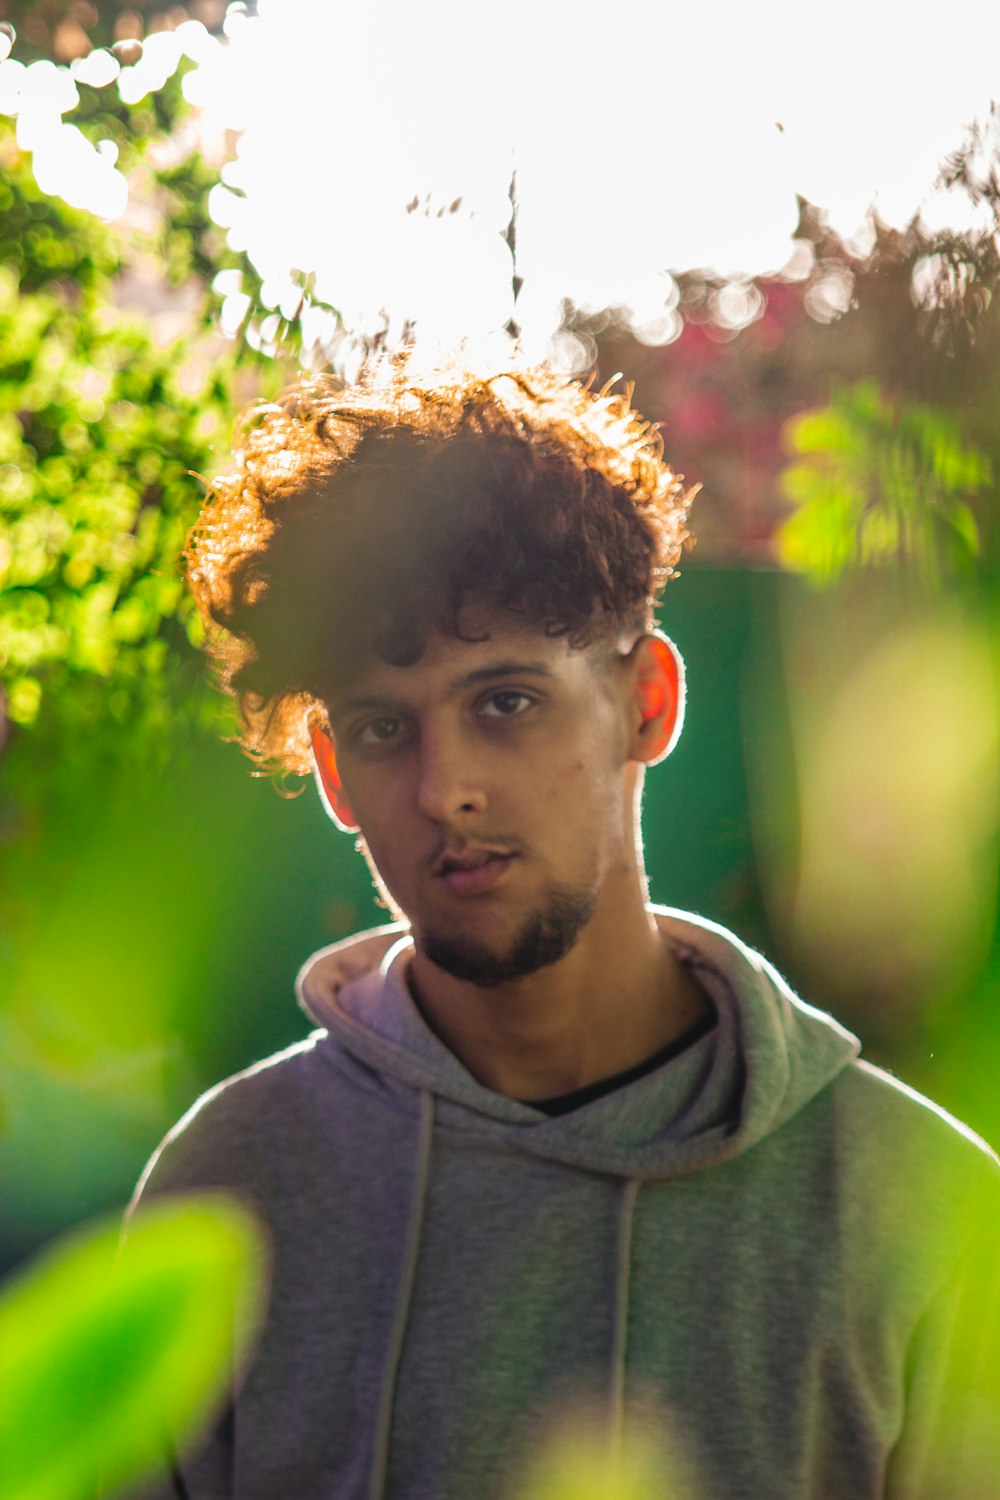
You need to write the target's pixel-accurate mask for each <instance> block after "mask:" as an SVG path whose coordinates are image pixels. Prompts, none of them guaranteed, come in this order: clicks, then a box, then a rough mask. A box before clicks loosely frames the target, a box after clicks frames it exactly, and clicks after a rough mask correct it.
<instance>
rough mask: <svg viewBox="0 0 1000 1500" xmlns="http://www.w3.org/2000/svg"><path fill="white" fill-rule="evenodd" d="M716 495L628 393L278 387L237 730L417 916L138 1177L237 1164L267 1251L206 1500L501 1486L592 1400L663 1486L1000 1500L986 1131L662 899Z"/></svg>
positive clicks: (206, 1179) (314, 987) (211, 612)
mask: <svg viewBox="0 0 1000 1500" xmlns="http://www.w3.org/2000/svg"><path fill="white" fill-rule="evenodd" d="M689 498H690V496H689V495H688V494H686V493H685V492H684V491H683V489H682V486H681V484H680V482H679V481H678V479H677V478H676V477H675V476H674V475H673V474H672V473H671V472H670V470H669V469H668V468H667V467H666V465H665V464H664V462H663V459H662V455H661V451H660V446H659V442H658V440H657V438H656V436H655V434H653V433H651V432H650V431H649V430H648V429H647V428H646V427H644V426H643V424H642V423H641V422H639V421H638V419H637V418H636V417H635V415H634V414H633V413H632V412H631V410H630V409H629V407H628V404H627V401H626V400H625V399H624V398H622V397H619V396H614V395H611V394H609V393H607V392H601V393H599V394H593V393H591V392H589V391H587V390H585V389H583V388H582V387H581V386H579V385H578V384H576V383H574V382H571V381H566V380H563V379H560V378H558V377H556V376H554V375H552V374H548V373H545V372H543V371H523V370H521V371H508V372H500V373H498V374H496V375H485V376H484V375H474V374H468V373H466V374H463V373H461V372H457V371H453V372H445V373H442V374H440V375H438V376H435V377H427V378H425V379H420V378H417V377H416V376H414V375H413V374H412V373H408V371H407V369H406V367H405V366H402V367H398V368H397V369H396V370H395V371H394V372H392V373H390V374H389V375H388V376H386V375H385V374H383V375H382V376H381V377H380V378H372V379H370V380H368V381H367V382H365V383H362V384H361V385H360V386H359V387H357V388H355V389H353V390H348V391H338V390H337V389H336V388H335V387H333V386H332V385H331V384H328V383H326V382H323V381H313V382H305V383H303V384H302V385H301V386H300V387H299V388H298V389H297V390H296V391H295V392H294V393H293V394H292V395H291V396H290V397H289V398H288V399H286V400H285V401H284V402H283V403H281V404H279V405H275V406H268V407H265V408H263V409H261V410H260V411H259V412H258V413H256V414H255V416H254V419H253V421H252V423H251V424H250V425H249V426H248V428H247V431H246V435H245V440H244V444H243V447H242V449H241V450H240V451H239V452H238V454H237V455H236V466H235V469H234V471H233V473H232V474H231V475H230V476H228V477H227V478H224V479H223V480H220V481H219V482H218V483H217V485H216V486H215V491H214V494H213V496H212V497H211V499H210V501H209V502H208V504H207V505H206V507H205V510H204V512H203V515H202V518H201V521H200V523H199V525H198V526H197V527H196V529H195V532H194V533H193V537H192V541H191V543H190V547H189V552H188V565H189V579H190V583H191V585H192V587H193V589H194V593H195V596H196V598H197V600H198V603H199V606H200V608H201V610H202V613H203V616H204V618H205V619H206V621H207V623H208V625H209V630H210V634H209V640H210V644H211V646H212V648H213V649H214V651H215V653H216V656H217V658H218V660H219V662H220V664H221V670H222V676H223V681H224V684H225V686H226V687H227V688H228V689H229V690H230V691H231V692H232V693H233V694H234V695H235V696H236V699H237V702H238V704H239V706H240V710H241V714H242V723H243V730H244V744H245V746H246V748H247V749H248V750H249V752H250V753H251V754H252V755H253V756H255V757H256V758H257V760H258V761H259V762H261V763H264V764H268V765H271V766H280V767H282V768H284V769H286V770H291V771H294V772H299V773H305V772H307V771H310V770H312V771H314V772H315V775H316V778H317V781H318V784H319V788H320V792H321V795H322V797H323V799H324V801H325V803H326V806H327V808H328V810H329V812H330V814H331V816H332V817H333V819H334V820H335V822H336V823H337V824H338V825H339V826H340V827H341V828H342V829H344V830H347V831H349V832H353V833H357V834H359V835H360V847H361V848H362V850H363V852H364V853H365V855H366V857H367V859H368V860H369V863H370V865H371V867H372V871H373V874H374V876H375V879H376V881H377V883H378V885H379V889H380V890H381V891H382V893H383V896H384V898H385V900H386V902H387V903H388V904H389V906H390V908H391V909H392V910H393V911H394V912H395V913H396V915H397V917H398V921H397V922H396V923H394V924H392V925H390V926H387V927H385V928H381V929H379V930H377V931H375V932H373V933H367V934H362V935H361V936H360V937H357V938H354V939H351V940H350V941H348V942H346V943H341V944H338V945H336V946H335V947H334V948H332V949H328V950H326V951H324V952H322V953H320V954H318V955H317V956H316V957H315V958H314V959H313V960H312V961H311V963H309V964H308V965H307V966H306V968H305V969H304V970H303V973H302V975H301V977H300V997H301V1002H302V1004H303V1006H304V1008H305V1010H306V1012H307V1013H308V1014H309V1015H310V1016H311V1017H312V1018H313V1020H314V1021H315V1022H316V1023H317V1024H318V1026H319V1028H320V1029H319V1030H317V1031H316V1032H314V1033H313V1034H312V1036H310V1037H309V1038H308V1040H306V1041H304V1042H302V1043H301V1044H299V1045H297V1046H294V1047H292V1048H290V1049H289V1050H288V1051H286V1052H284V1053H282V1054H280V1055H279V1056H278V1057H275V1058H271V1059H268V1060H267V1061H265V1062H263V1063H260V1064H258V1065H257V1066H256V1067H254V1068H251V1069H250V1070H248V1071H247V1072H246V1073H244V1074H241V1075H240V1076H238V1077H237V1078H234V1079H231V1080H229V1082H227V1083H225V1084H223V1085H221V1086H220V1087H218V1088H216V1089H213V1090H211V1091H210V1092H209V1093H208V1094H207V1095H205V1096H204V1098H202V1099H201V1100H199V1102H198V1103H197V1104H196V1105H195V1107H194V1108H193V1109H192V1111H191V1112H190V1113H189V1114H188V1116H187V1117H186V1118H185V1119H184V1120H182V1121H181V1123H180V1124H179V1125H178V1126H177V1127H176V1129H175V1130H174V1131H172V1132H171V1133H170V1135H169V1136H168V1137H167V1139H166V1141H165V1142H164V1144H163V1146H162V1147H161V1149H160V1151H159V1152H158V1153H157V1155H156V1156H155V1157H154V1159H153V1162H152V1163H151V1166H150V1168H149V1170H148V1171H147V1174H146V1176H145V1178H144V1179H143V1183H142V1184H141V1185H140V1190H139V1201H140V1204H141V1202H142V1201H144V1200H145V1199H146V1198H147V1197H148V1196H149V1195H151V1194H153V1193H163V1192H169V1191H175V1190H180V1189H187V1188H191V1187H203V1186H204V1187H222V1188H226V1189H229V1190H231V1191H234V1192H235V1193H237V1194H238V1195H240V1196H241V1197H242V1198H244V1199H245V1200H246V1201H248V1202H249V1203H250V1204H251V1205H252V1206H253V1207H254V1208H255V1209H256V1210H257V1212H258V1213H259V1214H260V1216H261V1217H262V1218H263V1220H264V1222H265V1224H266V1225H267V1227H268V1230H269V1233H270V1237H271V1240H272V1244H273V1252H274V1276H273V1285H272V1293H271V1303H270V1309H269V1314H268V1319H267V1323H266V1326H265V1329H264V1333H263V1336H262V1338H261V1341H260V1343H259V1347H258V1348H257V1351H256V1354H255V1356H254V1358H253V1361H252V1363H251V1365H250V1367H249V1369H248V1370H247V1372H246V1374H245V1376H244V1378H243V1379H242V1382H241V1383H240V1384H239V1386H238V1388H237V1389H235V1390H234V1394H233V1399H232V1401H231V1404H230V1407H229V1410H228V1411H227V1413H226V1416H225V1418H224V1420H223V1421H222V1423H221V1424H220V1425H219V1426H218V1428H217V1430H216V1431H215V1432H214V1433H213V1435H212V1437H211V1439H210V1440H209V1442H208V1444H207V1446H206V1447H205V1448H204V1449H203V1451H202V1452H201V1453H199V1454H197V1455H195V1456H194V1457H192V1458H191V1459H190V1460H185V1461H183V1462H182V1463H181V1471H180V1472H179V1473H178V1475H177V1476H176V1481H175V1488H174V1490H173V1493H179V1494H186V1495H188V1496H190V1497H191V1500H195V1497H202V1496H204V1497H213V1500H214V1497H222V1496H227V1497H237V1496H238V1497H239V1500H275V1497H280V1496H288V1497H295V1500H320V1497H324V1500H330V1497H338V1500H339V1497H353V1496H371V1497H382V1496H385V1497H392V1500H411V1497H412V1500H417V1497H434V1500H469V1497H473V1496H475V1497H477V1500H479V1497H491V1496H504V1495H513V1494H515V1493H516V1492H517V1486H518V1482H519V1476H520V1474H521V1472H522V1466H523V1463H524V1459H525V1454H526V1453H529V1452H530V1451H532V1449H533V1447H534V1445H535V1444H536V1443H537V1442H538V1441H539V1440H540V1438H541V1435H542V1434H543V1433H544V1431H545V1429H546V1425H547V1423H548V1422H549V1421H550V1420H551V1419H552V1418H553V1417H554V1416H555V1415H558V1413H559V1412H561V1411H567V1410H571V1409H574V1408H578V1407H579V1406H580V1404H585V1405H586V1406H587V1409H588V1410H590V1411H591V1412H594V1411H596V1412H597V1413H598V1418H597V1420H598V1423H599V1425H600V1426H601V1427H602V1428H603V1430H604V1431H606V1433H607V1437H608V1442H609V1444H610V1447H611V1449H612V1451H614V1450H615V1449H616V1448H620V1446H621V1444H622V1443H627V1442H628V1440H629V1434H630V1432H631V1431H632V1430H633V1429H634V1425H635V1424H636V1423H637V1422H638V1421H639V1419H640V1417H641V1418H642V1420H644V1421H645V1423H646V1424H647V1426H649V1425H651V1426H652V1428H653V1429H654V1430H655V1431H656V1433H657V1436H658V1438H659V1440H660V1442H661V1446H662V1452H663V1455H664V1458H663V1462H664V1466H665V1467H664V1473H663V1490H664V1493H665V1494H670V1495H678V1496H679V1495H681V1494H683V1495H685V1496H692V1497H694V1500H762V1497H764V1496H767V1497H768V1500H876V1497H879V1500H885V1497H891V1500H987V1497H988V1496H989V1497H994V1500H995V1496H996V1494H997V1493H998V1485H1000V1399H998V1389H997V1379H996V1370H995V1364H996V1355H997V1344H996V1334H997V1329H998V1325H1000V1314H998V1295H1000V1287H998V1278H997V1246H998V1243H1000V1239H998V1224H1000V1174H998V1167H997V1162H996V1160H995V1158H994V1157H993V1156H992V1154H991V1153H990V1152H989V1150H988V1148H986V1147H985V1146H984V1145H983V1143H982V1142H980V1141H978V1140H977V1139H976V1138H974V1137H972V1136H971V1135H970V1134H969V1133H968V1132H966V1131H965V1130H964V1129H963V1127H961V1126H960V1125H958V1124H957V1123H956V1122H955V1121H953V1120H951V1119H949V1118H948V1117H947V1116H945V1115H943V1114H942V1113H941V1112H940V1111H938V1110H937V1109H936V1108H935V1107H934V1106H933V1105H931V1104H929V1103H928V1102H927V1101H926V1100H923V1099H921V1098H919V1096H917V1095H915V1094H913V1093H912V1092H911V1091H909V1090H908V1089H906V1088H905V1087H904V1086H902V1085H900V1084H898V1083H896V1082H895V1081H894V1080H893V1079H891V1078H889V1077H888V1076H887V1075H885V1074H884V1073H881V1072H879V1071H878V1070H877V1069H874V1068H871V1067H869V1066H868V1065H867V1064H865V1063H863V1062H860V1061H859V1060H858V1058H857V1052H858V1046H857V1043H856V1041H855V1040H854V1038H852V1037H851V1036H850V1035H849V1034H848V1033H846V1032H845V1031H843V1030H842V1029H841V1028H840V1027H839V1026H838V1025H837V1024H836V1023H835V1022H833V1021H832V1020H831V1019H830V1018H829V1017H827V1016H825V1015H822V1014H820V1013H819V1012H817V1011H815V1010H813V1009H811V1008H810V1007H808V1006H807V1005H804V1004H803V1003H802V1002H801V1001H799V1000H798V999H797V998H796V997H795V996H794V995H793V994H792V993H791V992H790V991H789V989H788V987H787V986H786V985H785V984H784V982H783V981H782V980H781V978H780V977H779V976H778V975H777V974H776V973H775V972H774V971H773V970H772V969H771V968H770V967H769V966H768V965H767V963H766V962H765V961H764V960H763V959H761V958H760V957H759V956H758V955H757V954H755V953H752V952H750V951H749V950H748V949H746V948H745V947H744V946H743V945H742V944H741V943H740V942H739V941H738V940H737V939H736V938H734V937H732V936H731V935H730V934H728V933H726V932H724V931H723V930H722V929H720V928H719V927H717V926H715V925H713V924H712V923H710V922H706V921H703V920H701V919H698V918H695V917H691V916H686V915H684V914H681V913H677V912H673V911H668V910H660V909H654V908H651V907H650V906H649V905H648V903H647V891H646V884H645V879H644V874H643V866H642V852H641V842H640V833H639V824H638V814H639V799H640V794H641V789H642V780H643V775H644V772H645V769H646V767H647V766H650V765H653V764H655V763H656V762H657V761H659V760H661V759H662V758H663V757H664V756H665V755H666V754H667V753H668V752H669V750H670V748H671V746H672V745H673V743H674V740H675V738H676V736H677V733H678V731H679V729H680V725H681V719H682V716H683V698H684V690H683V675H682V668H681V663H680V660H679V658H678V655H677V653H676V651H675V650H674V648H673V646H672V645H671V644H670V642H669V641H667V640H666V639H665V637H664V636H662V635H661V634H660V633H659V632H658V631H656V630H655V629H653V623H652V605H653V601H654V598H655V595H656V593H657V591H658V588H659V586H660V584H661V583H662V582H663V580H664V579H665V578H666V577H667V576H668V575H669V573H670V572H671V570H672V567H673V564H674V563H675V561H676V559H677V556H678V554H679V549H680V546H681V544H682V542H683V540H684V537H685V530H684V527H685V515H686V509H687V504H688V501H689Z"/></svg>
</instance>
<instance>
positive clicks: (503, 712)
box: [480, 689, 534, 719]
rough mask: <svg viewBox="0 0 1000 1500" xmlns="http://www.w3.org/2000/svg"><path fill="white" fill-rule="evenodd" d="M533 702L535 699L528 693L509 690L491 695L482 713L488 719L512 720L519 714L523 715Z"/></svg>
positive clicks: (484, 704) (481, 710)
mask: <svg viewBox="0 0 1000 1500" xmlns="http://www.w3.org/2000/svg"><path fill="white" fill-rule="evenodd" d="M533 702H534V699H533V698H531V697H529V696H528V694H527V693H519V692H516V691H515V690H513V689H509V690H507V691H504V692H499V693H491V694H490V696H489V697H488V698H487V699H486V701H485V702H484V703H483V706H482V708H481V709H480V713H481V714H482V715H483V717H484V718H487V719H512V718H514V717H515V716H516V715H517V714H523V713H524V712H525V710H526V709H529V708H530V707H531V705H532V703H533Z"/></svg>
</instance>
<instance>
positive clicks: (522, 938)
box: [420, 885, 597, 990]
mask: <svg viewBox="0 0 1000 1500" xmlns="http://www.w3.org/2000/svg"><path fill="white" fill-rule="evenodd" d="M596 905H597V891H596V890H591V889H589V888H583V887H576V886H560V885H554V886H550V887H549V890H548V892H547V895H546V900H545V904H544V906H543V907H542V909H541V910H540V911H537V912H532V914H531V915H530V916H529V917H528V918H527V919H526V920H525V922H524V925H523V927H522V928H521V931H520V932H519V933H517V935H516V936H515V938H514V940H513V942H512V943H511V944H510V946H509V947H508V949H507V951H506V952H503V953H498V952H497V951H496V950H495V949H494V948H491V947H488V946H487V945H486V944H485V943H482V942H478V941H477V940H476V939H475V938H473V937H466V936H463V934H462V933H460V932H451V933H448V934H447V935H445V934H442V933H434V932H421V934H420V946H421V947H422V948H423V950H424V953H425V954H426V955H427V957H428V958H429V959H430V961H431V963H433V964H436V965H437V967H438V968H439V969H443V970H444V972H445V973H446V974H451V975H452V976H453V978H455V979H462V980H465V982H466V983H468V984H474V985H477V986H478V987H479V989H483V990H491V989H495V988H496V987H497V985H500V984H508V983H509V982H510V981H511V980H513V979H524V978H525V977H526V976H527V975H528V974H535V973H537V972H538V970H539V969H544V968H547V967H548V966H549V964H555V963H558V962H559V960H560V959H561V958H565V956H566V954H567V953H569V951H570V950H571V949H572V948H573V947H574V946H575V944H576V941H577V938H578V937H579V936H580V933H581V932H582V931H583V929H584V928H585V927H586V925H587V923H588V922H589V921H590V919H591V917H592V916H593V914H594V907H595V906H596Z"/></svg>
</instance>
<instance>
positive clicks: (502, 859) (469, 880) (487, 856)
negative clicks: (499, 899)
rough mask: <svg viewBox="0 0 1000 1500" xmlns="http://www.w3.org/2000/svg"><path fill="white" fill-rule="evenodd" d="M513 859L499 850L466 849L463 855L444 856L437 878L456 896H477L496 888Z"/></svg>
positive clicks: (436, 871)
mask: <svg viewBox="0 0 1000 1500" xmlns="http://www.w3.org/2000/svg"><path fill="white" fill-rule="evenodd" d="M513 859H514V855H513V854H503V853H501V852H500V851H499V850H496V849H465V850H463V851H462V853H461V854H443V855H442V856H441V858H440V859H439V860H438V862H437V864H436V865H435V867H434V876H435V879H437V880H440V881H441V882H442V884H443V885H446V886H447V887H448V889H449V890H450V891H451V892H452V893H453V894H454V895H456V896H477V895H479V894H480V893H481V892H483V891H489V890H492V889H493V887H494V886H495V885H496V883H497V881H499V880H500V879H502V877H503V876H504V875H505V874H506V872H507V868H508V866H509V865H510V864H511V862H512V861H513Z"/></svg>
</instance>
